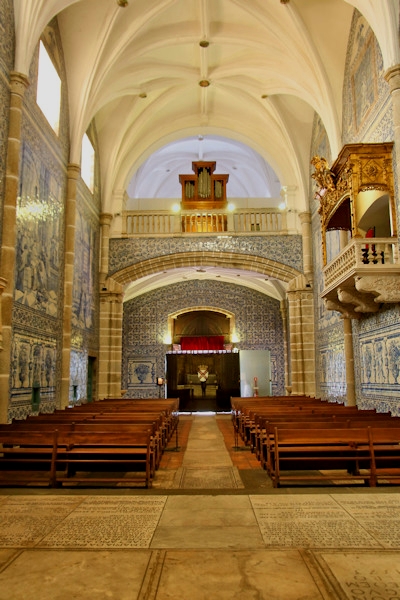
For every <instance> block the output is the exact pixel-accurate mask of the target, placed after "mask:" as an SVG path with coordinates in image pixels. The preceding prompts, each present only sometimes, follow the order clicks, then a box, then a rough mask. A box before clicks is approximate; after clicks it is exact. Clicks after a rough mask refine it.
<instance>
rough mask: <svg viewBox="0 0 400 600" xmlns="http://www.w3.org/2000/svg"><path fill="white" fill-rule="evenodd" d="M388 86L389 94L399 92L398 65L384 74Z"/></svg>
mask: <svg viewBox="0 0 400 600" xmlns="http://www.w3.org/2000/svg"><path fill="white" fill-rule="evenodd" d="M384 77H385V79H386V81H387V82H388V84H389V88H390V93H391V94H392V93H393V92H396V91H397V90H400V64H398V65H394V66H393V67H390V68H389V69H388V70H387V71H386V72H385V74H384Z"/></svg>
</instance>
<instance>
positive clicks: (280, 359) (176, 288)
mask: <svg viewBox="0 0 400 600" xmlns="http://www.w3.org/2000/svg"><path fill="white" fill-rule="evenodd" d="M202 306H204V307H214V308H216V309H218V308H219V309H221V310H227V311H229V312H231V313H233V314H234V315H235V323H236V332H237V335H238V337H239V340H240V342H239V343H237V344H236V346H237V348H238V349H239V350H240V349H243V350H270V352H271V365H272V367H273V368H272V389H273V393H274V394H284V393H285V390H284V354H283V328H282V319H281V314H280V304H279V302H278V301H277V300H274V299H272V298H269V297H267V296H265V295H264V294H261V293H259V292H256V291H253V290H250V289H248V288H246V287H244V286H240V285H233V284H228V283H223V282H216V281H210V280H208V281H207V280H203V281H201V280H195V281H189V282H182V283H178V284H175V285H170V286H167V287H165V288H163V289H160V290H155V291H153V292H149V293H148V294H144V295H143V296H139V297H138V298H134V299H133V300H130V301H128V302H126V303H125V305H124V326H123V366H122V387H123V388H124V389H128V395H129V396H132V397H143V398H146V397H147V398H149V397H154V395H158V388H157V385H156V378H157V377H159V376H164V373H165V366H164V365H165V353H166V351H167V349H169V346H165V345H164V344H163V340H164V337H165V335H166V333H167V331H168V329H167V328H168V315H169V314H170V313H171V312H172V311H173V312H175V311H179V310H183V309H186V308H187V309H190V308H191V307H202ZM138 364H144V365H145V367H146V373H145V376H144V377H142V379H143V381H140V380H138V374H137V373H136V372H135V368H136V367H137V365H138Z"/></svg>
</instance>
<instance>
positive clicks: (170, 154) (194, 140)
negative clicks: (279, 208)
mask: <svg viewBox="0 0 400 600" xmlns="http://www.w3.org/2000/svg"><path fill="white" fill-rule="evenodd" d="M197 160H205V161H216V170H215V173H228V174H229V179H228V183H227V197H228V199H232V198H264V199H265V204H267V203H268V201H269V199H270V198H279V197H280V192H281V185H280V182H279V179H278V176H277V175H276V173H275V172H274V170H273V169H272V167H271V166H270V165H269V164H268V163H267V162H266V161H265V160H264V159H263V158H262V157H261V156H260V155H259V154H258V153H257V152H255V151H254V150H253V149H252V148H250V147H249V146H246V145H245V144H243V143H241V142H237V141H234V140H229V139H227V138H221V137H219V136H215V135H208V136H204V135H200V134H199V135H197V136H195V137H189V138H184V139H182V140H178V141H176V142H171V143H170V144H167V145H166V146H163V147H162V148H160V149H159V150H156V151H155V152H154V153H153V154H152V155H151V156H150V157H149V158H148V159H147V160H146V161H145V162H144V163H143V164H142V165H141V166H140V167H139V169H138V170H137V171H136V172H135V173H134V174H133V177H132V179H131V181H130V182H129V184H128V187H127V192H128V196H129V200H128V201H127V203H126V206H125V208H126V210H130V209H132V210H134V209H136V208H139V209H144V208H150V207H151V199H153V198H180V197H181V195H182V188H181V185H180V183H179V175H180V174H185V173H186V174H190V173H192V172H193V171H192V162H193V161H197ZM131 199H132V200H134V199H146V200H147V202H143V203H142V205H139V206H136V203H135V202H134V201H130V200H131Z"/></svg>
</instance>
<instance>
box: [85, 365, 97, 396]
mask: <svg viewBox="0 0 400 600" xmlns="http://www.w3.org/2000/svg"><path fill="white" fill-rule="evenodd" d="M95 383H96V357H95V356H89V357H88V371H87V386H86V401H87V402H93V393H94V387H95Z"/></svg>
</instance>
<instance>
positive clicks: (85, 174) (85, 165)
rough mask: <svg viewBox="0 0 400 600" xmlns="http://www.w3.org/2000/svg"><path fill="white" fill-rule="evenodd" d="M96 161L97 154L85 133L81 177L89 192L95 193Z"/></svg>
mask: <svg viewBox="0 0 400 600" xmlns="http://www.w3.org/2000/svg"><path fill="white" fill-rule="evenodd" d="M94 161H95V152H94V148H93V146H92V142H91V141H90V140H89V137H88V136H87V134H86V133H85V135H84V136H83V139H82V157H81V175H82V179H83V181H84V182H85V183H86V185H87V186H88V188H89V190H90V191H91V192H92V193H93V191H94Z"/></svg>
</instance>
